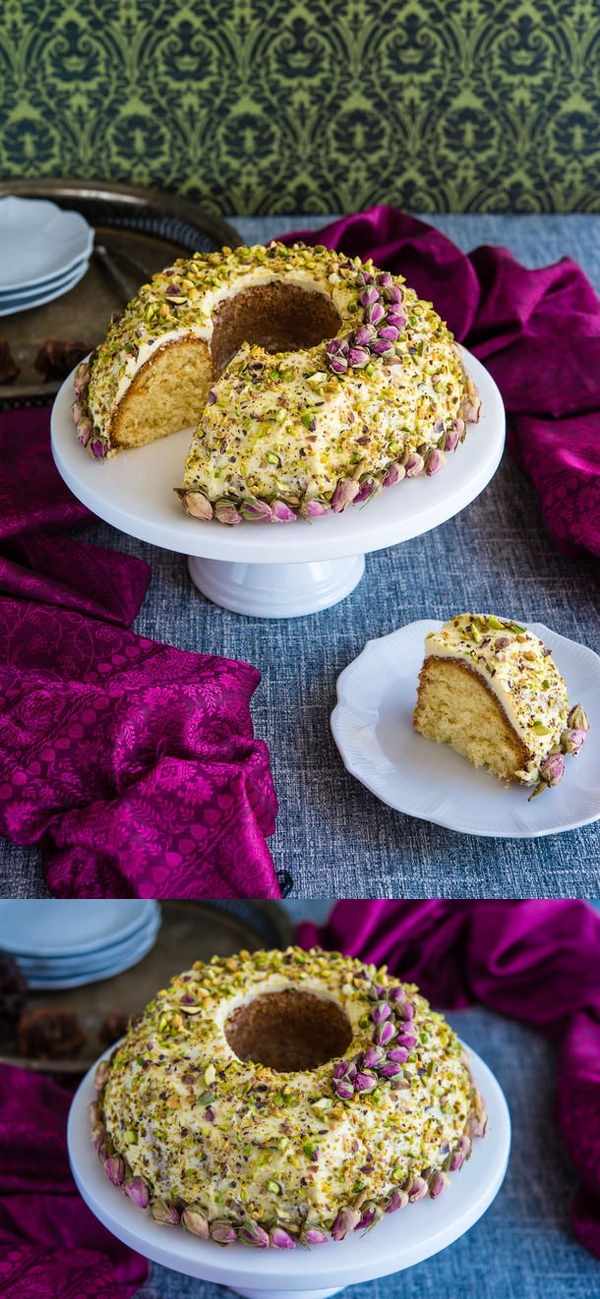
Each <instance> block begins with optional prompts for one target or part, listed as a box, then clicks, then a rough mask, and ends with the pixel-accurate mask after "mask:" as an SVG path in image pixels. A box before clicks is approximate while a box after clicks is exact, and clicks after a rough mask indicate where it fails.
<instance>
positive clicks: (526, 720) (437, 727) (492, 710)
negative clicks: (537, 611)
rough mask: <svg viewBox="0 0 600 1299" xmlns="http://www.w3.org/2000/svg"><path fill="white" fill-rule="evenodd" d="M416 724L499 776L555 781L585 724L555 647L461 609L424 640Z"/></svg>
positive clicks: (543, 783)
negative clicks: (570, 697) (571, 696)
mask: <svg viewBox="0 0 600 1299" xmlns="http://www.w3.org/2000/svg"><path fill="white" fill-rule="evenodd" d="M413 725H414V727H415V729H416V730H417V731H419V733H420V734H421V735H423V736H425V738H426V739H428V740H435V741H436V742H437V743H438V744H449V745H451V747H452V748H453V749H455V750H456V752H457V753H460V754H462V755H463V757H465V758H468V759H469V761H470V762H472V763H473V765H474V766H475V767H487V769H488V771H490V772H493V774H494V775H495V776H498V777H499V779H500V780H502V781H505V782H508V781H516V782H518V783H520V784H522V785H526V786H531V787H532V789H533V793H532V797H534V795H535V794H538V793H541V791H542V790H543V789H545V788H546V787H547V786H549V785H557V784H558V782H559V780H561V778H562V776H563V773H564V756H563V755H564V754H565V753H571V754H576V753H578V752H579V749H580V748H581V745H582V743H583V741H584V739H585V735H586V732H587V730H588V722H587V718H586V715H585V713H584V711H583V709H582V708H581V707H580V705H576V706H575V707H573V708H571V710H570V711H569V701H568V696H567V687H566V684H565V682H564V680H563V677H562V676H561V674H560V672H559V670H558V668H557V666H556V664H555V662H554V660H553V658H552V653H551V651H550V650H549V649H547V647H546V646H545V645H543V643H542V641H541V640H539V638H538V637H537V636H534V634H533V632H531V631H528V630H527V629H526V628H525V627H522V626H521V624H520V623H518V622H512V621H510V620H509V619H506V618H497V617H495V616H494V615H493V614H473V613H462V614H458V615H457V616H456V617H455V618H451V619H450V621H449V622H446V623H444V625H443V627H441V628H440V630H439V631H434V632H429V634H428V635H427V637H426V638H425V659H424V662H423V666H422V668H421V672H420V674H419V691H418V697H417V706H416V708H415V712H414V717H413Z"/></svg>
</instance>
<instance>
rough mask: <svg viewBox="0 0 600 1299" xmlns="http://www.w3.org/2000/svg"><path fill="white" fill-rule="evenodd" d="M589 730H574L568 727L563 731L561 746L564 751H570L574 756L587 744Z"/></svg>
mask: <svg viewBox="0 0 600 1299" xmlns="http://www.w3.org/2000/svg"><path fill="white" fill-rule="evenodd" d="M586 738H587V731H574V730H572V729H570V728H567V729H566V730H564V731H563V732H562V735H561V737H560V747H561V749H562V751H563V753H570V754H572V756H573V757H574V756H575V755H576V754H577V753H579V750H580V749H581V746H582V744H585V741H586Z"/></svg>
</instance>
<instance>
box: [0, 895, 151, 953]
mask: <svg viewBox="0 0 600 1299" xmlns="http://www.w3.org/2000/svg"><path fill="white" fill-rule="evenodd" d="M156 910H157V903H156V902H154V901H152V900H151V899H138V898H132V899H129V898H128V899H123V900H121V899H116V898H106V899H104V898H102V899H100V898H93V899H91V898H90V899H81V900H79V899H78V900H74V899H72V898H69V899H64V900H63V899H53V900H52V901H51V902H48V901H47V900H45V899H42V898H37V899H32V900H30V901H17V900H16V899H15V900H12V901H5V902H0V950H3V951H5V952H14V953H15V954H19V953H20V954H21V955H22V956H33V957H36V956H41V955H44V956H59V957H62V956H66V955H68V954H69V953H72V954H75V953H83V952H94V951H97V950H98V948H101V947H104V946H105V944H106V943H113V942H116V941H117V940H119V939H121V940H122V939H124V938H126V937H128V936H129V935H130V934H133V933H135V931H136V929H139V928H140V926H141V925H144V924H147V923H148V920H149V919H150V918H151V917H152V916H153V915H154V914H155V913H156Z"/></svg>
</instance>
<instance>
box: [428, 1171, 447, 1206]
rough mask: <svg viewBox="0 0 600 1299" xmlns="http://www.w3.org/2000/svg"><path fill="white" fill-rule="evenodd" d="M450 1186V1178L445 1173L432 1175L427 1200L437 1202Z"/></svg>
mask: <svg viewBox="0 0 600 1299" xmlns="http://www.w3.org/2000/svg"><path fill="white" fill-rule="evenodd" d="M449 1185H450V1178H449V1177H448V1175H447V1174H446V1173H439V1172H438V1173H434V1174H433V1177H432V1179H431V1181H430V1183H429V1198H430V1199H431V1200H437V1198H438V1196H439V1195H442V1194H443V1192H444V1191H445V1190H447V1188H448V1187H449Z"/></svg>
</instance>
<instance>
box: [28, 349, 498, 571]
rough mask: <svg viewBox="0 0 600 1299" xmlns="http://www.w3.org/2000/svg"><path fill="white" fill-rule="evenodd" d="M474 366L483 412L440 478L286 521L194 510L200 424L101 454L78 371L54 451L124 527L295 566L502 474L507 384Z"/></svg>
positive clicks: (447, 504) (339, 553)
mask: <svg viewBox="0 0 600 1299" xmlns="http://www.w3.org/2000/svg"><path fill="white" fill-rule="evenodd" d="M463 356H464V360H465V364H466V366H467V369H468V371H469V373H470V374H471V375H472V377H473V379H474V381H475V383H476V384H477V387H478V388H479V391H480V393H481V398H482V403H483V405H482V416H481V421H480V423H479V424H478V425H476V426H474V425H471V426H470V427H469V431H468V433H467V437H466V440H465V442H464V443H463V445H462V446H460V447H459V448H458V450H457V451H456V452H454V453H453V454H452V455H449V456H448V459H447V461H446V464H445V465H444V468H443V469H442V470H441V472H440V473H439V474H436V475H435V476H434V477H433V478H413V479H411V480H410V481H407V480H405V481H404V482H402V483H398V485H397V486H396V487H389V488H387V489H386V490H385V491H383V492H380V493H379V495H378V496H377V498H376V499H375V500H374V501H371V502H369V503H367V505H366V507H364V508H361V507H360V506H351V507H350V508H349V509H347V510H345V511H344V513H343V514H328V515H323V516H322V517H321V518H319V519H313V520H312V522H309V521H308V520H306V519H299V520H297V521H296V522H295V523H292V524H289V525H287V526H285V525H281V526H279V527H276V529H275V530H274V525H272V524H256V523H240V524H238V525H237V527H235V528H228V527H225V526H224V525H223V524H220V523H216V522H215V521H211V522H209V523H206V522H201V521H200V520H199V519H192V518H190V516H189V515H187V514H185V513H184V511H183V510H182V508H181V504H180V502H179V500H178V499H177V497H176V495H175V492H174V490H173V488H174V487H176V486H178V485H180V484H181V481H182V476H183V466H184V461H185V457H186V455H187V452H188V450H189V444H190V437H191V430H189V429H187V430H183V431H182V432H180V433H174V434H172V436H171V437H167V438H160V439H159V440H158V442H152V443H151V444H150V445H149V446H144V447H136V448H135V449H133V450H130V451H123V452H121V453H120V455H117V456H115V457H114V459H112V460H108V461H103V462H99V461H98V460H94V459H93V457H92V456H90V455H89V453H88V452H87V451H86V450H85V449H84V448H83V447H82V446H81V445H80V443H79V442H78V441H77V438H76V436H75V428H74V424H73V416H72V414H71V406H72V404H73V400H74V394H73V376H72V375H71V376H70V377H69V378H68V379H65V382H64V384H63V386H62V388H61V389H60V392H58V393H57V396H56V400H55V402H54V406H53V409H52V423H51V431H52V452H53V455H54V459H55V462H56V465H57V468H58V471H59V473H60V474H61V475H62V477H63V478H64V480H65V482H66V484H67V486H68V487H70V488H71V491H72V492H74V494H75V496H77V497H78V499H79V500H80V501H83V504H84V505H87V506H88V508H89V509H90V510H93V512H94V514H97V515H98V516H99V517H100V518H101V519H105V520H106V522H107V523H112V524H113V526H114V527H116V528H120V529H121V531H122V532H126V533H129V534H130V535H131V536H133V537H139V538H141V539H142V540H143V541H150V542H152V543H153V544H154V545H156V546H164V547H166V548H167V549H168V550H176V551H180V552H181V553H182V554H184V555H201V556H205V557H206V558H208V559H217V560H234V561H238V560H239V561H240V562H241V563H243V564H270V565H272V564H277V565H281V564H295V563H305V562H308V561H313V560H323V559H341V558H344V557H347V556H350V555H359V554H365V553H366V552H367V551H371V550H378V549H380V548H381V547H382V546H392V545H395V544H396V543H397V542H400V541H406V540H407V539H408V538H410V537H416V536H418V535H419V534H420V533H422V532H427V531H428V530H429V529H430V528H434V527H437V525H438V523H443V522H444V521H445V520H446V519H450V518H452V516H453V515H454V514H457V513H458V511H459V510H462V509H464V507H465V506H466V505H468V504H469V503H470V502H471V501H472V500H474V499H475V497H476V496H478V495H479V493H480V492H481V491H483V488H484V487H485V486H486V485H487V483H488V482H489V480H490V478H491V477H492V475H493V474H494V473H495V472H496V469H497V467H498V464H499V463H500V458H501V456H502V451H503V448H504V408H503V405H502V398H501V396H500V393H499V392H498V389H497V387H496V385H495V383H494V381H493V379H492V377H491V375H489V374H488V372H487V370H486V369H485V368H484V366H483V365H482V364H481V362H480V361H478V360H477V359H476V357H474V356H471V355H470V354H469V353H468V352H465V351H464V349H463Z"/></svg>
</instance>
